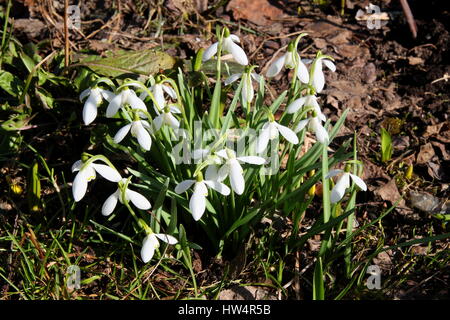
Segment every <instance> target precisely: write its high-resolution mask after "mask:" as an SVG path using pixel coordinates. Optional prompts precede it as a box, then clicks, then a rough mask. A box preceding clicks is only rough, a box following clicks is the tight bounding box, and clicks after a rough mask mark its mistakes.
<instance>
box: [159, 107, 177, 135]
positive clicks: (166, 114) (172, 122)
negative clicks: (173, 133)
mask: <svg viewBox="0 0 450 320" xmlns="http://www.w3.org/2000/svg"><path fill="white" fill-rule="evenodd" d="M157 113H158V116H157V117H156V118H155V119H154V120H153V126H154V128H155V131H158V130H159V129H160V128H161V126H162V125H163V124H166V125H169V126H171V127H172V129H178V128H179V127H180V122H179V121H178V120H177V118H175V116H174V115H173V114H172V113H176V114H178V113H181V111H180V109H178V108H177V107H175V106H170V107H165V108H164V110H163V111H162V113H161V114H160V113H159V112H157Z"/></svg>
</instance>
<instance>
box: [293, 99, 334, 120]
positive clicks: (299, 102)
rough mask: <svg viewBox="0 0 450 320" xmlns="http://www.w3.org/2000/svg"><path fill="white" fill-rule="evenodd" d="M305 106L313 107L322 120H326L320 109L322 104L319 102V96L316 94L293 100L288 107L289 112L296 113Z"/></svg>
mask: <svg viewBox="0 0 450 320" xmlns="http://www.w3.org/2000/svg"><path fill="white" fill-rule="evenodd" d="M303 107H312V108H313V110H314V112H316V113H317V115H318V117H319V119H320V120H322V121H326V117H325V115H324V114H323V113H322V110H320V106H319V104H318V103H317V97H316V96H314V95H307V96H304V97H301V98H298V99H296V100H294V101H292V102H291V103H290V104H289V105H288V107H287V109H286V112H287V113H296V112H297V111H298V110H300V109H302V108H303Z"/></svg>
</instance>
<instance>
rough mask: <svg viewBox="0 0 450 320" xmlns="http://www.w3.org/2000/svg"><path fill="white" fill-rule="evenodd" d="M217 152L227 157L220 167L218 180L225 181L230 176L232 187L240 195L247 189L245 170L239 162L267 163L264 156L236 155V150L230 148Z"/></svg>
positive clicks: (224, 157)
mask: <svg viewBox="0 0 450 320" xmlns="http://www.w3.org/2000/svg"><path fill="white" fill-rule="evenodd" d="M216 154H217V155H218V156H220V157H222V158H223V159H225V164H224V165H223V166H222V167H221V168H220V169H219V172H218V180H219V181H223V180H225V179H226V177H228V176H230V183H231V188H232V189H233V191H234V192H236V194H239V195H240V194H242V193H243V192H244V190H245V180H244V175H243V173H244V170H242V167H241V164H240V163H239V162H244V163H250V164H255V165H262V164H265V163H266V160H265V159H264V158H261V157H258V156H245V157H236V152H234V151H233V150H230V149H223V150H220V151H217V152H216Z"/></svg>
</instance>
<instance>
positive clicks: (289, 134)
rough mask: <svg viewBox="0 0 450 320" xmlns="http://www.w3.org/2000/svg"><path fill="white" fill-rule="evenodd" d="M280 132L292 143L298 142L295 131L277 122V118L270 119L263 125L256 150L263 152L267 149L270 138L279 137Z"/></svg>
mask: <svg viewBox="0 0 450 320" xmlns="http://www.w3.org/2000/svg"><path fill="white" fill-rule="evenodd" d="M280 133H281V135H282V136H283V137H284V138H285V139H286V140H287V141H289V142H290V143H292V144H297V143H298V137H297V135H296V134H295V132H294V131H292V130H291V129H289V128H288V127H285V126H283V125H281V124H279V123H277V122H276V121H275V120H269V121H267V122H266V123H265V124H264V125H263V126H262V129H261V134H260V135H259V137H258V140H257V143H256V152H257V153H261V152H263V151H264V150H266V148H267V145H268V144H269V140H273V139H276V138H278V136H279V134H280Z"/></svg>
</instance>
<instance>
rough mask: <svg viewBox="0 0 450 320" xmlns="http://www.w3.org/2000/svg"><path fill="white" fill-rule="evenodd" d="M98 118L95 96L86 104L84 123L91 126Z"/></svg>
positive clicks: (90, 97)
mask: <svg viewBox="0 0 450 320" xmlns="http://www.w3.org/2000/svg"><path fill="white" fill-rule="evenodd" d="M96 117H97V103H96V99H95V97H94V96H93V95H90V96H89V98H88V99H87V100H86V102H85V103H84V107H83V122H84V124H85V125H88V124H91V123H92V121H94V120H95V118H96Z"/></svg>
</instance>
